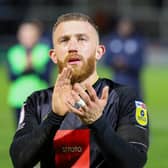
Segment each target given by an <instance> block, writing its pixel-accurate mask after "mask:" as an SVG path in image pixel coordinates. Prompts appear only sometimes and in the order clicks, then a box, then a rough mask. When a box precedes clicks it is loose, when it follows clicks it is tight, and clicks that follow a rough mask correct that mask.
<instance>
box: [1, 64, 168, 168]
mask: <svg viewBox="0 0 168 168" xmlns="http://www.w3.org/2000/svg"><path fill="white" fill-rule="evenodd" d="M98 71H99V75H100V77H101V76H105V77H107V78H111V72H110V71H109V70H108V69H107V68H106V69H105V68H103V67H99V68H98ZM0 76H1V80H0V81H1V87H0V107H1V108H0V109H1V110H0V113H1V114H0V116H1V117H0V140H1V145H0V165H1V167H3V168H12V167H13V166H12V164H11V161H10V158H9V154H8V153H9V152H8V150H9V145H10V143H11V140H12V136H13V133H14V130H15V128H14V121H13V114H12V111H11V109H10V108H9V107H8V105H7V101H6V98H7V92H8V86H9V81H8V79H7V72H6V71H5V68H4V66H3V65H2V64H1V66H0ZM142 81H143V85H144V91H145V101H146V104H147V107H148V109H149V115H150V124H151V135H150V150H149V153H148V162H147V165H146V167H145V168H167V167H168V161H167V149H168V121H167V120H168V111H167V105H168V91H167V87H168V68H166V67H146V69H145V70H144V73H143V77H142Z"/></svg>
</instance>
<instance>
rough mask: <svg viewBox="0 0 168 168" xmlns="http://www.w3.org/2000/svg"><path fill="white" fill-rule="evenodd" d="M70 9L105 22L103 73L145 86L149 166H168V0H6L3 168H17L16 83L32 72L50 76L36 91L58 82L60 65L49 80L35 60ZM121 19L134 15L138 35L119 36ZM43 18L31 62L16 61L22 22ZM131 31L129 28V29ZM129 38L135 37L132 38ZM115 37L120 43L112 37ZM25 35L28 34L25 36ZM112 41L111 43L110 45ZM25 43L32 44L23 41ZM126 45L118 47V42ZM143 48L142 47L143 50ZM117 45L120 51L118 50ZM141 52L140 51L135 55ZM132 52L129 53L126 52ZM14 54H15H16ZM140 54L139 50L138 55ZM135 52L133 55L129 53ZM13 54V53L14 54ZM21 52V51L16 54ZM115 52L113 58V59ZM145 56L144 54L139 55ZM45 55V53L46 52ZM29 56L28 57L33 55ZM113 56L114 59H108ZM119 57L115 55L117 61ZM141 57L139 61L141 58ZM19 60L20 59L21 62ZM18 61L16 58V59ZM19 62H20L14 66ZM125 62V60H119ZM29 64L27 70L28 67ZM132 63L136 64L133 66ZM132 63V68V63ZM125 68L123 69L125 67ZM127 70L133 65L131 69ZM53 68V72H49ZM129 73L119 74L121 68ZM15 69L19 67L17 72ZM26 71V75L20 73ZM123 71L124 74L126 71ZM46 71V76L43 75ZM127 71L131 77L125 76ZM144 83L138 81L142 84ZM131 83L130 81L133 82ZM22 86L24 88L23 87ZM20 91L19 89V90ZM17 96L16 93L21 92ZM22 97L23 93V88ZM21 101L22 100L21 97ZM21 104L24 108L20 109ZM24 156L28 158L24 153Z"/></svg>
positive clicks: (0, 2) (1, 16)
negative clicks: (13, 157)
mask: <svg viewBox="0 0 168 168" xmlns="http://www.w3.org/2000/svg"><path fill="white" fill-rule="evenodd" d="M66 12H83V13H86V14H88V15H90V16H91V17H92V18H93V19H94V20H95V22H96V23H97V25H98V26H99V31H100V37H101V42H103V43H104V44H105V45H106V47H107V51H108V54H106V55H105V56H104V58H103V59H102V61H101V62H100V63H99V66H98V71H99V75H100V76H101V77H102V76H105V77H107V78H110V79H116V80H117V79H120V77H121V76H122V77H124V79H126V80H125V82H126V81H127V77H128V78H129V79H131V81H132V79H133V83H135V84H136V86H137V85H138V86H139V85H140V88H141V90H140V92H141V96H142V97H143V98H144V100H145V102H146V104H147V107H148V111H149V115H150V126H151V131H150V149H149V153H148V162H147V164H146V166H145V168H167V167H168V161H167V156H168V152H167V151H168V122H167V118H168V113H167V101H168V90H167V86H168V1H167V0H141V1H137V0H103V1H101V0H90V1H89V0H26V1H24V0H0V83H1V87H0V139H1V144H0V165H1V167H3V168H10V167H12V164H11V161H10V157H9V152H8V151H9V145H10V143H11V140H12V136H13V134H14V132H15V129H16V120H17V119H16V118H15V117H16V116H15V112H14V109H15V107H13V106H12V105H11V104H10V101H9V96H10V92H11V88H12V87H11V86H12V84H13V82H14V81H15V80H16V79H20V76H21V77H23V76H25V75H27V74H32V73H35V74H36V75H39V76H38V77H39V79H40V80H41V79H44V80H46V81H45V82H46V83H45V85H43V86H41V85H40V86H39V87H38V86H36V87H35V88H32V90H31V89H30V94H31V92H32V91H33V89H34V90H37V89H40V88H42V87H46V86H50V85H53V83H54V80H55V75H56V73H57V71H56V70H55V65H53V64H50V66H49V67H50V68H48V69H49V71H45V75H46V74H47V73H48V74H49V73H50V74H51V78H50V79H45V78H43V77H44V74H41V73H40V74H38V72H39V71H40V72H41V70H44V67H47V66H48V63H49V62H47V59H46V62H45V63H44V62H43V63H40V65H34V62H33V60H36V62H38V60H39V59H38V58H36V56H34V57H33V59H29V58H30V56H32V55H33V54H32V53H33V52H31V51H30V49H32V48H34V46H33V45H34V44H37V41H38V42H39V43H40V44H42V43H43V44H45V45H47V47H48V48H50V47H52V41H51V32H52V26H53V24H54V23H55V21H56V18H57V17H58V16H59V15H60V14H63V13H66ZM121 18H129V20H131V22H133V24H134V26H135V27H134V33H133V35H131V36H130V35H128V34H127V35H125V36H124V37H121V36H119V35H120V33H119V32H118V31H117V25H118V23H119V21H120V19H121ZM32 20H33V21H34V20H36V21H38V23H39V22H40V34H39V38H38V40H36V42H34V43H33V45H32V46H33V47H32V46H31V47H28V48H24V49H25V53H24V54H23V55H24V56H25V60H26V61H28V63H27V64H26V63H25V62H26V61H25V60H22V62H19V60H20V59H18V58H16V59H13V58H14V56H13V53H12V52H11V50H10V49H11V48H12V49H13V46H15V45H18V44H19V42H20V41H19V37H18V31H19V28H20V26H21V25H22V23H24V22H28V21H32ZM126 29H127V28H126ZM127 37H129V38H128V39H127ZM113 38H114V41H112V40H113ZM23 39H24V38H23ZM125 41H126V42H127V43H124V42H125ZM109 44H110V45H109ZM20 45H21V46H24V47H25V46H26V45H24V44H20ZM115 45H116V46H117V47H118V46H120V47H118V48H116V46H115ZM138 46H140V47H139V48H140V49H142V51H140V50H138ZM142 46H143V47H142ZM113 49H114V51H113ZM135 50H138V51H139V52H138V53H137V54H136V53H134V51H135ZM124 52H126V53H127V54H126V55H127V56H124ZM11 53H12V54H11ZM114 53H115V54H116V53H118V54H116V55H117V56H118V55H120V58H122V57H123V58H127V60H125V61H126V63H124V61H123V60H122V59H119V60H121V61H120V62H121V64H120V65H115V63H114V62H113V60H115V58H116V57H117V56H116V55H115V54H114ZM133 53H134V54H133ZM129 54H130V55H129ZM11 55H12V56H11ZM14 55H17V54H14ZM109 56H110V57H109ZM139 56H140V57H139ZM44 57H45V56H44ZM27 58H28V59H27ZM107 58H108V59H107ZM112 58H114V59H112ZM136 58H137V59H136ZM17 59H18V61H16V60H17ZM13 60H15V61H13ZM14 62H15V64H16V65H13V64H14ZM118 62H119V61H118ZM20 64H21V65H24V64H25V66H26V69H25V70H24V67H23V66H20ZM131 65H132V67H131ZM19 66H20V69H19V68H18V67H19ZM129 66H130V67H129ZM119 67H120V68H122V70H121V69H120V68H119ZM126 68H128V69H127V70H126ZM48 69H47V70H48ZM118 69H119V70H120V72H124V73H123V74H122V75H121V76H120V77H119V78H117V73H118V72H117V70H118ZM12 70H13V71H12ZM130 71H131V74H133V72H135V71H136V75H135V74H134V75H135V76H133V77H130V76H129V75H128V74H126V72H130ZM19 72H20V76H19ZM120 72H119V74H120ZM42 75H43V76H42ZM124 75H126V77H125V76H124ZM136 82H138V83H136ZM128 83H129V82H128ZM19 88H20V87H19ZM15 92H16V91H15ZM15 95H16V93H15ZM17 97H18V98H17V99H19V97H21V95H20V96H19V93H18V92H17ZM15 99H16V98H15ZM16 108H17V109H18V108H20V107H19V106H17V107H16ZM23 157H24V156H23Z"/></svg>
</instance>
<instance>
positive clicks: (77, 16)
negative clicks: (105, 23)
mask: <svg viewBox="0 0 168 168" xmlns="http://www.w3.org/2000/svg"><path fill="white" fill-rule="evenodd" d="M66 21H85V22H88V23H90V24H91V25H92V26H93V28H94V29H95V30H96V32H97V34H99V33H98V26H97V25H96V24H95V23H94V21H93V19H91V18H90V17H89V16H88V15H85V14H83V13H66V14H63V15H61V16H59V17H58V18H57V21H56V23H55V24H54V26H53V33H54V32H55V30H56V28H57V26H58V25H59V24H60V23H62V22H66Z"/></svg>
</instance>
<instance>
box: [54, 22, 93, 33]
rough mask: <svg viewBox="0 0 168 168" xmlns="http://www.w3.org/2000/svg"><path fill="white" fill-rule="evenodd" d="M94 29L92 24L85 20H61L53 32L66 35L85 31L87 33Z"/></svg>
mask: <svg viewBox="0 0 168 168" xmlns="http://www.w3.org/2000/svg"><path fill="white" fill-rule="evenodd" d="M93 31H95V32H96V30H95V29H94V28H93V26H92V25H91V24H90V23H89V22H87V21H81V20H79V21H73V20H72V21H65V22H61V23H60V24H59V25H58V26H57V28H56V30H55V32H54V34H64V35H66V34H67V35H68V34H85V33H89V32H93Z"/></svg>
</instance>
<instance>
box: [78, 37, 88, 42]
mask: <svg viewBox="0 0 168 168" xmlns="http://www.w3.org/2000/svg"><path fill="white" fill-rule="evenodd" d="M78 40H79V41H86V38H84V37H80V38H79V39H78Z"/></svg>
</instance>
